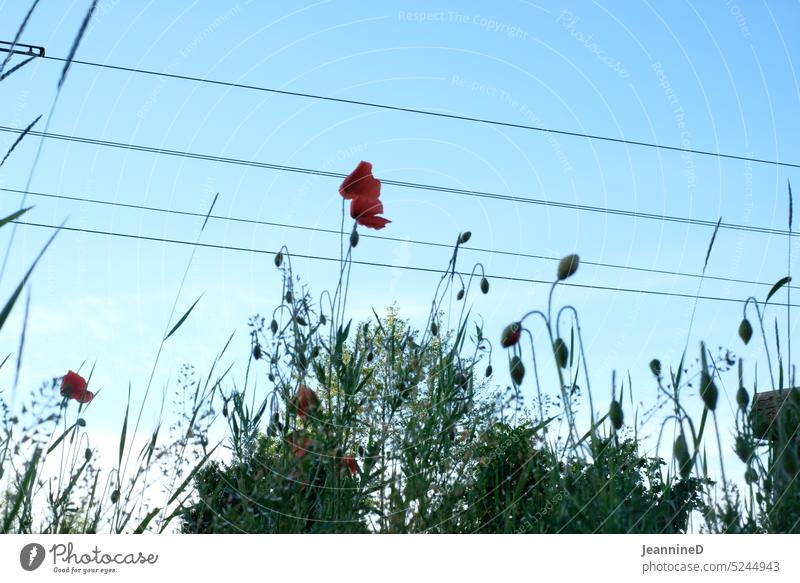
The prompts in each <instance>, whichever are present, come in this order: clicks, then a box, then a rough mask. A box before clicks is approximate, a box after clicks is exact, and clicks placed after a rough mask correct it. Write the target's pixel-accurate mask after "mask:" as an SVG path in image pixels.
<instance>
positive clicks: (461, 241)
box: [458, 231, 472, 245]
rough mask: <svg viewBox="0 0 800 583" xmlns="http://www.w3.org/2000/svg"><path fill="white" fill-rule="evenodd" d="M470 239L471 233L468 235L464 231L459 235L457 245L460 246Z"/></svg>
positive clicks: (467, 232)
mask: <svg viewBox="0 0 800 583" xmlns="http://www.w3.org/2000/svg"><path fill="white" fill-rule="evenodd" d="M470 237H472V233H470V232H469V231H464V232H463V233H461V236H460V237H459V238H458V243H459V244H460V245H463V244H464V243H466V242H467V241H469V240H470Z"/></svg>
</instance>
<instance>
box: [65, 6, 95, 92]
mask: <svg viewBox="0 0 800 583" xmlns="http://www.w3.org/2000/svg"><path fill="white" fill-rule="evenodd" d="M95 8H97V0H92V5H91V6H90V7H89V10H87V11H86V16H84V17H83V23H82V24H81V28H80V30H79V31H78V34H77V36H76V37H75V40H74V41H73V42H72V48H71V49H70V50H69V55H68V56H67V60H66V62H65V63H64V68H63V69H62V71H61V78H60V79H59V80H58V89H61V86H62V85H63V84H64V81H65V80H66V78H67V72H68V71H69V67H70V65H72V59H74V58H75V53H77V52H78V46H80V44H81V40H83V35H84V33H85V32H86V29H87V28H88V27H89V21H90V20H91V19H92V14H94V9H95Z"/></svg>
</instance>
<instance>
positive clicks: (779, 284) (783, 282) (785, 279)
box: [764, 275, 792, 305]
mask: <svg viewBox="0 0 800 583" xmlns="http://www.w3.org/2000/svg"><path fill="white" fill-rule="evenodd" d="M790 281H792V278H791V277H790V276H788V275H787V276H786V277H782V278H781V279H779V280H778V281H776V282H775V285H773V286H772V289H771V290H769V293H768V294H767V299H766V300H764V304H765V305H766V303H767V302H769V300H770V298H771V297H772V296H774V295H775V294H776V293H778V290H779V289H781V288H782V287H783V286H785V285H786V284H787V283H789V282H790Z"/></svg>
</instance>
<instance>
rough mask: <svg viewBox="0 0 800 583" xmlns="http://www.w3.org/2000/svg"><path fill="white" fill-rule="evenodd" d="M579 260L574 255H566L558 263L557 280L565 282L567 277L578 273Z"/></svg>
mask: <svg viewBox="0 0 800 583" xmlns="http://www.w3.org/2000/svg"><path fill="white" fill-rule="evenodd" d="M579 262H580V258H579V257H578V256H577V255H576V254H574V253H573V254H572V255H567V256H566V257H564V258H563V259H562V260H561V261H559V262H558V274H557V276H558V279H559V280H565V279H567V278H568V277H569V276H571V275H574V273H575V272H576V271H578V263H579Z"/></svg>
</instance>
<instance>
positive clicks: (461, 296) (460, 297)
mask: <svg viewBox="0 0 800 583" xmlns="http://www.w3.org/2000/svg"><path fill="white" fill-rule="evenodd" d="M463 299H464V288H461V289H460V290H458V293H457V294H456V300H457V301H459V302H460V301H461V300H463Z"/></svg>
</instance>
